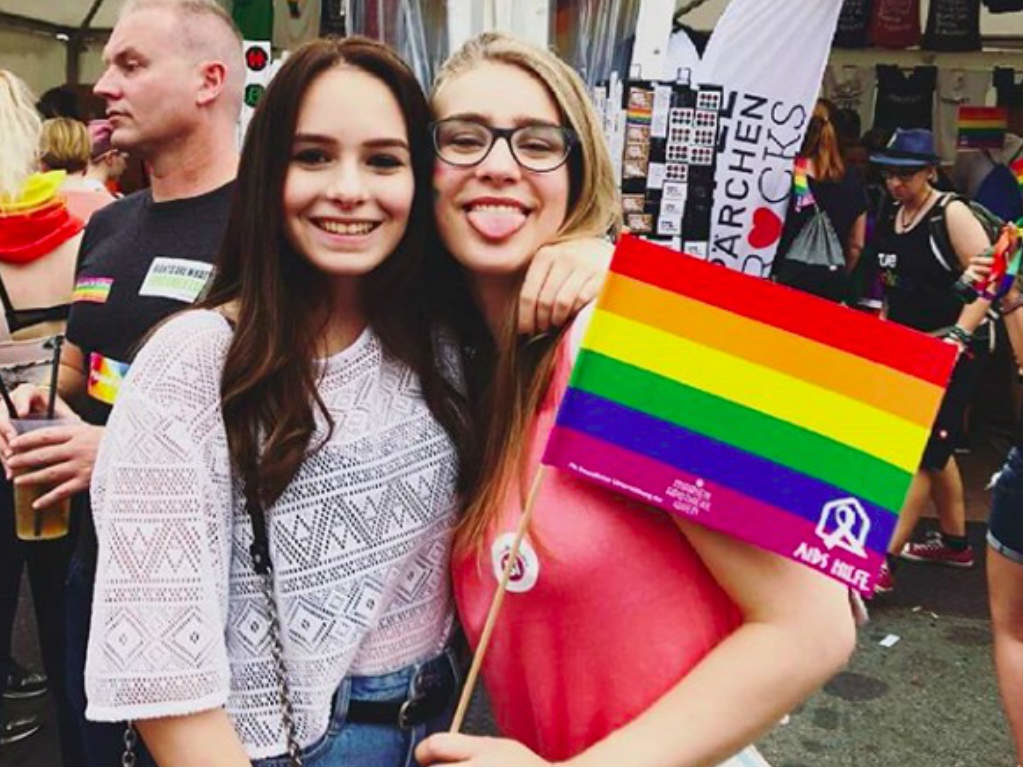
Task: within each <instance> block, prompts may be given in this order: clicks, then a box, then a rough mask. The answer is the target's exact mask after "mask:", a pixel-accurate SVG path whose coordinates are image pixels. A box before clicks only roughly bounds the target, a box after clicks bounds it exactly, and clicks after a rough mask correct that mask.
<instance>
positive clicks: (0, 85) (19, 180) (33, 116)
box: [0, 69, 42, 200]
mask: <svg viewBox="0 0 1024 768" xmlns="http://www.w3.org/2000/svg"><path fill="white" fill-rule="evenodd" d="M34 104H35V97H34V96H33V95H32V91H30V90H29V88H28V86H27V85H25V83H24V81H23V80H22V79H21V78H20V77H18V76H17V75H15V74H14V73H13V72H9V71H8V70H6V69H0V137H3V138H2V140H0V200H5V199H6V200H12V199H14V198H16V197H17V196H18V195H19V194H21V187H22V184H23V183H24V181H25V179H26V178H28V176H29V174H31V173H32V172H33V171H34V170H35V169H36V158H37V156H38V152H39V132H40V128H41V125H42V118H40V117H39V113H38V112H36V108H35V106H34Z"/></svg>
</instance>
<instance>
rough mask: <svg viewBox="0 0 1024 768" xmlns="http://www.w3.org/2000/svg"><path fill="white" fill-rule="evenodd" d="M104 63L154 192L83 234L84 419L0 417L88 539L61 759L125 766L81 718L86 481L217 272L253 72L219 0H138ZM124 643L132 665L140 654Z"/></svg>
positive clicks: (24, 463)
mask: <svg viewBox="0 0 1024 768" xmlns="http://www.w3.org/2000/svg"><path fill="white" fill-rule="evenodd" d="M103 60H104V63H105V64H106V69H105V70H104V72H103V75H102V77H100V79H99V82H97V83H96V85H95V87H94V91H95V93H96V94H97V95H98V96H101V97H102V98H103V99H104V100H105V101H106V103H107V118H108V119H109V120H110V122H111V125H112V128H113V130H112V133H111V136H110V140H111V144H112V145H113V146H114V147H115V148H117V149H120V150H123V151H125V152H128V153H129V154H131V155H135V156H136V157H141V158H142V159H143V160H144V161H145V163H146V166H147V169H148V171H149V175H150V183H151V186H150V188H148V189H145V190H141V191H139V192H137V193H135V194H133V195H130V196H128V197H126V198H123V199H122V200H119V201H117V202H115V203H112V204H111V205H108V206H107V207H106V208H104V209H102V210H100V211H98V212H97V213H96V214H95V215H94V216H93V217H92V219H91V220H90V222H89V225H88V227H87V228H86V231H85V235H84V237H83V238H82V245H81V248H80V251H79V254H78V270H77V278H76V280H77V284H76V291H75V300H74V303H73V304H72V308H71V313H70V315H69V318H68V326H67V340H68V341H67V343H66V344H65V345H64V352H63V357H62V361H61V362H62V365H61V371H60V380H59V393H60V401H59V402H58V415H63V416H66V417H68V418H71V419H74V420H75V422H74V423H73V424H71V425H68V426H61V427H51V428H49V429H42V430H38V431H37V432H33V433H31V435H23V436H22V437H16V435H15V434H14V433H13V432H12V431H11V429H10V424H9V423H8V422H7V421H6V420H0V449H3V455H4V457H5V458H4V461H5V464H6V465H7V467H8V470H9V471H10V470H17V471H18V472H23V473H24V474H23V475H22V476H21V477H20V478H19V482H25V483H30V484H31V483H43V484H45V485H48V486H51V487H52V488H53V490H52V491H50V493H49V494H47V496H45V497H43V498H41V499H40V506H41V507H45V506H46V505H48V504H51V503H53V502H55V501H57V500H59V499H62V498H65V497H68V496H73V495H74V496H75V497H76V498H75V525H76V527H77V529H78V537H79V538H78V542H77V545H76V548H75V554H74V556H73V557H72V562H71V566H70V568H69V574H68V580H67V589H66V591H65V595H64V596H63V597H64V600H65V608H66V621H67V627H66V629H67V631H66V638H67V640H66V643H67V648H66V651H67V653H66V658H67V662H68V663H67V677H68V679H67V681H66V686H65V687H66V691H67V699H68V702H69V707H70V718H71V720H72V725H71V726H70V727H64V726H65V723H64V720H65V718H61V720H62V722H61V725H62V730H71V731H73V733H70V734H68V733H65V734H63V735H64V736H65V738H63V739H62V741H63V742H64V744H65V747H64V752H65V755H64V758H65V762H66V763H69V764H83V763H84V764H87V765H120V764H121V760H122V752H123V751H124V743H123V734H124V725H123V724H110V723H106V724H98V723H87V722H86V721H85V719H84V711H85V693H84V685H83V670H84V667H85V649H86V640H87V637H88V623H89V611H90V604H91V601H92V585H93V578H94V574H95V566H96V554H97V552H96V536H95V531H94V529H93V525H92V518H91V514H90V512H89V504H88V489H89V482H90V479H91V477H92V468H93V463H94V461H95V457H96V450H97V447H98V445H99V442H100V438H101V436H102V434H103V425H104V424H106V421H107V417H108V416H109V413H110V408H111V406H112V405H113V402H114V399H115V398H116V397H117V391H118V387H119V385H120V383H121V381H122V379H123V378H124V375H125V374H126V373H127V371H128V368H129V367H130V365H131V363H132V360H133V359H134V355H135V352H136V350H137V348H138V346H139V345H140V343H141V342H142V341H143V340H144V339H145V337H146V335H147V334H148V333H149V331H150V330H151V329H152V328H153V327H154V326H155V325H156V324H158V323H159V322H160V321H161V320H163V319H164V318H165V317H167V316H168V315H170V314H172V313H174V312H177V311H178V310H181V309H184V308H185V307H186V306H187V305H188V304H190V303H192V302H193V301H194V300H195V299H196V298H197V296H198V295H199V293H200V291H201V290H202V288H203V286H204V285H205V283H206V280H207V278H208V277H209V276H210V274H211V272H212V263H213V260H214V257H215V255H216V253H217V251H218V249H219V247H220V241H221V238H222V236H223V232H224V227H225V225H226V222H227V215H228V207H229V202H230V198H231V191H232V186H233V180H234V177H235V173H236V170H237V166H238V150H237V141H236V122H237V119H238V113H239V110H240V108H241V104H242V91H243V87H244V80H245V70H244V62H243V59H242V42H241V37H240V36H239V34H238V31H237V29H236V28H235V27H234V24H233V23H232V21H231V18H230V17H229V16H228V15H227V14H226V13H225V12H224V10H223V9H222V8H221V7H220V6H219V5H218V4H217V3H216V2H214V0H129V1H128V2H127V3H126V4H125V6H124V8H123V10H122V12H121V15H120V17H119V20H118V22H117V25H116V26H115V27H114V30H113V32H112V33H111V35H110V40H109V41H108V42H107V45H106V47H105V48H104V50H103ZM45 396H46V393H45V391H42V390H39V389H33V388H28V387H23V388H21V389H19V390H17V391H16V392H15V401H16V404H17V407H18V411H19V412H20V413H22V414H25V413H28V412H29V411H30V410H32V411H34V410H38V409H39V407H40V404H41V403H43V402H45ZM4 411H6V409H4ZM60 597H61V596H58V595H49V596H46V597H45V599H53V600H57V599H60ZM37 599H38V598H37ZM123 650H124V652H125V654H126V663H128V657H129V656H130V648H127V647H126V648H125V649H123ZM59 687H60V686H59V685H57V686H55V688H59ZM56 693H57V694H58V695H59V694H60V693H61V691H60V690H57V691H56ZM79 749H80V750H81V753H78V750H79ZM140 758H141V760H142V761H143V762H144V761H145V759H146V756H145V755H140Z"/></svg>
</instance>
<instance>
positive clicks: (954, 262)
mask: <svg viewBox="0 0 1024 768" xmlns="http://www.w3.org/2000/svg"><path fill="white" fill-rule="evenodd" d="M954 200H959V201H960V202H961V203H963V204H964V205H966V206H967V208H968V209H969V210H970V212H971V213H972V214H973V215H974V218H975V219H977V221H978V223H979V224H981V227H982V229H984V230H985V234H986V236H988V241H989V243H990V244H991V243H994V242H995V241H996V239H997V238H998V237H999V231H1000V230H1001V229H1002V228H1003V224H1004V223H1005V222H1004V221H1003V220H1002V219H1001V218H999V217H998V216H996V215H995V214H994V213H992V211H990V210H989V209H988V208H986V207H985V206H984V205H982V204H981V203H979V202H977V201H975V200H970V199H968V198H966V197H964V196H963V195H958V194H957V193H955V192H946V193H943V194H942V195H941V196H940V197H939V202H937V203H936V204H935V205H934V206H933V207H932V210H931V211H930V212H929V214H928V239H929V242H930V244H931V247H932V253H933V254H934V255H935V258H936V259H938V261H939V263H940V264H942V266H943V267H945V268H946V270H947V271H949V272H952V273H953V274H954V275H959V274H960V273H961V272H963V271H964V270H963V268H962V267H961V266H960V259H959V257H958V256H957V254H956V249H955V248H954V247H953V242H952V240H950V238H949V229H948V228H947V227H946V206H947V205H949V204H950V203H951V202H953V201H954Z"/></svg>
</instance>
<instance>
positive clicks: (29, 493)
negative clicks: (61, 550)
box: [0, 336, 73, 541]
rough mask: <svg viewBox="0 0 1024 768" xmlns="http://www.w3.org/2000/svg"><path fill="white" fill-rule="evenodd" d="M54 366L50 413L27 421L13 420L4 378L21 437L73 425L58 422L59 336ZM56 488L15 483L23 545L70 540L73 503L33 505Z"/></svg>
mask: <svg viewBox="0 0 1024 768" xmlns="http://www.w3.org/2000/svg"><path fill="white" fill-rule="evenodd" d="M53 342H54V354H53V363H52V368H51V373H50V394H49V400H48V402H47V406H46V411H45V412H44V413H40V414H29V416H27V417H26V418H22V419H19V418H13V416H15V415H16V414H17V410H16V409H15V406H14V402H13V401H12V400H11V396H10V394H9V393H8V391H7V387H6V385H5V384H4V382H3V378H2V377H0V396H2V397H3V401H4V404H5V405H6V406H7V413H8V414H10V416H11V417H12V418H11V420H10V422H11V426H13V427H14V429H15V431H16V432H17V433H18V434H19V435H24V434H26V433H28V432H33V431H35V430H37V429H45V428H47V427H59V426H63V425H66V424H71V423H73V420H71V419H59V418H54V405H55V401H56V394H57V371H58V369H59V367H60V348H61V343H62V342H63V337H62V336H55V337H54V339H53ZM31 471H34V470H33V469H28V470H25V472H31ZM53 487H54V486H53V485H51V484H43V483H33V484H18V483H14V533H15V535H16V536H17V537H18V538H19V539H22V540H23V541H46V540H48V539H59V538H61V537H62V536H66V535H67V533H68V526H69V522H70V517H71V499H70V497H65V498H64V499H61V500H60V501H57V502H55V503H53V504H51V505H49V506H48V507H43V508H41V509H35V508H33V504H35V502H36V501H37V500H38V499H40V498H41V497H43V496H44V495H46V494H47V493H49V492H50V491H51V490H53Z"/></svg>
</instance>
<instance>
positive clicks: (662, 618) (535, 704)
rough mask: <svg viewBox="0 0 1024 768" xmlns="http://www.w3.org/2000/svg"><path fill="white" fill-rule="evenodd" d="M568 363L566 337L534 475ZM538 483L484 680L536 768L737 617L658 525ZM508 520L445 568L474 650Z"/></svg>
mask: <svg viewBox="0 0 1024 768" xmlns="http://www.w3.org/2000/svg"><path fill="white" fill-rule="evenodd" d="M574 330H575V329H574ZM572 357H573V352H572V347H571V341H570V339H569V335H568V334H566V336H565V338H564V339H563V341H562V343H561V346H560V347H559V350H558V357H557V363H556V368H555V373H554V376H553V379H552V383H551V386H550V387H549V390H548V392H547V395H546V398H545V401H544V403H543V404H542V406H541V408H540V411H539V413H538V415H537V417H536V420H535V426H534V434H533V438H532V441H531V446H530V467H531V471H535V470H536V467H538V466H539V462H540V457H541V455H542V453H543V450H544V445H545V443H546V441H547V438H548V434H549V433H550V432H551V429H552V426H553V424H554V419H555V416H556V412H557V408H558V403H559V402H560V400H561V397H562V394H563V392H564V391H565V388H566V386H567V384H568V379H569V373H570V371H571V367H572ZM546 475H547V476H546V479H545V481H544V484H543V486H542V488H541V491H540V494H539V496H538V499H537V505H536V508H535V509H534V515H533V520H532V522H531V532H530V533H529V534H528V536H527V539H528V540H527V541H525V544H526V547H525V548H524V550H523V551H522V552H521V553H520V556H519V558H518V562H517V565H516V568H515V569H514V570H513V576H512V582H511V583H510V587H509V594H507V595H506V596H505V602H504V605H503V607H502V610H501V614H500V615H499V617H498V622H497V624H496V626H495V630H494V634H493V635H492V636H491V645H490V650H489V651H488V653H487V656H486V658H485V660H484V666H483V676H484V682H485V684H486V687H487V693H488V696H489V698H490V701H491V706H492V708H493V711H494V715H495V719H496V721H497V724H498V727H499V728H500V729H501V732H502V734H503V735H504V736H508V737H510V738H514V739H517V740H519V741H521V742H523V743H524V744H526V745H527V746H528V747H529V748H530V749H532V750H534V751H535V752H537V753H538V754H540V755H541V756H542V757H544V758H545V759H547V760H564V759H567V758H569V757H572V756H573V755H576V754H578V753H579V752H581V751H582V750H584V749H586V748H587V747H588V746H590V745H591V744H593V743H595V742H596V741H599V740H601V739H602V738H603V737H605V736H606V735H608V734H609V733H610V732H611V731H613V730H615V729H617V728H619V727H621V726H622V725H624V724H626V723H628V722H630V721H631V720H633V719H634V718H636V717H637V716H638V715H639V714H641V713H642V712H644V711H645V710H646V709H647V708H648V707H650V706H651V705H652V704H653V703H654V702H655V701H656V700H657V699H658V698H659V697H660V696H661V695H662V694H664V693H665V692H666V691H667V690H669V689H670V688H672V687H673V686H674V685H675V684H676V683H677V682H678V681H679V680H680V679H681V678H682V677H683V676H684V675H686V673H687V672H688V671H689V670H690V669H692V668H693V667H694V666H695V665H696V664H697V662H699V661H700V660H701V659H702V658H703V657H704V655H705V654H707V652H708V651H709V650H711V649H712V648H713V647H715V646H716V645H717V644H718V643H719V642H721V640H722V639H723V638H724V637H726V636H727V635H728V634H729V633H731V632H732V631H733V629H735V628H736V626H737V625H738V624H739V623H740V615H739V611H738V610H737V609H736V607H735V605H734V604H733V603H732V602H731V600H730V599H729V598H728V596H727V595H726V594H725V593H724V592H723V591H722V589H721V587H719V586H718V584H717V582H715V580H714V579H713V578H712V576H711V574H710V573H709V572H708V570H707V569H706V568H705V567H704V564H703V562H702V561H701V560H700V558H699V557H698V555H697V553H696V552H695V551H694V550H693V548H692V547H691V546H690V544H689V542H688V541H687V540H686V538H685V537H684V536H683V534H682V533H681V532H680V530H679V528H677V527H676V525H675V523H673V522H672V520H671V519H670V517H669V516H668V514H667V513H665V512H662V511H660V510H655V509H651V508H649V507H645V506H643V505H641V504H639V503H636V502H633V501H630V500H628V499H626V498H624V497H621V496H617V495H615V494H612V493H610V492H608V491H605V490H602V489H600V488H598V487H596V486H593V485H590V484H588V483H584V482H583V481H581V480H577V479H576V478H575V477H573V476H571V475H569V474H566V473H563V472H560V471H558V470H555V469H550V468H549V469H548V470H546ZM519 512H520V504H519V499H518V498H516V499H513V500H512V501H511V502H510V503H509V504H508V505H506V507H505V509H504V510H503V516H502V519H501V521H500V524H499V525H498V526H497V528H496V529H495V531H494V533H493V534H492V535H491V536H490V537H489V538H488V540H487V541H486V546H485V548H484V549H483V550H482V552H481V554H480V556H479V557H476V556H469V557H462V558H457V559H456V560H454V561H453V564H452V571H453V580H454V587H455V597H456V601H457V603H458V609H459V616H460V618H461V620H462V624H463V627H464V628H465V631H466V635H467V637H468V638H469V641H470V644H471V645H472V646H473V647H474V648H475V647H476V645H477V642H478V641H479V639H480V634H481V632H482V631H483V625H484V620H485V618H486V615H487V609H488V607H489V606H490V603H491V598H492V597H493V595H494V590H495V588H496V587H497V584H498V579H499V578H500V575H501V572H500V570H499V568H500V564H501V563H503V562H504V559H505V558H504V557H502V554H501V553H502V552H505V553H507V551H508V549H509V548H510V546H511V540H512V538H513V533H514V531H515V528H516V524H517V521H518V518H519ZM506 557H507V555H506Z"/></svg>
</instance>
